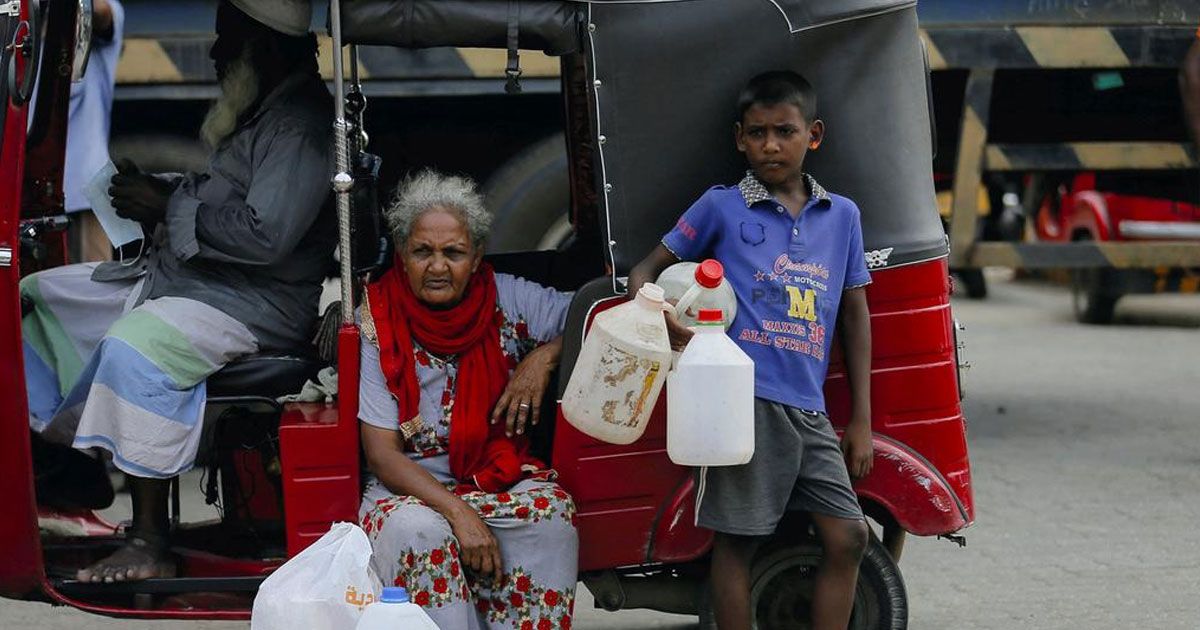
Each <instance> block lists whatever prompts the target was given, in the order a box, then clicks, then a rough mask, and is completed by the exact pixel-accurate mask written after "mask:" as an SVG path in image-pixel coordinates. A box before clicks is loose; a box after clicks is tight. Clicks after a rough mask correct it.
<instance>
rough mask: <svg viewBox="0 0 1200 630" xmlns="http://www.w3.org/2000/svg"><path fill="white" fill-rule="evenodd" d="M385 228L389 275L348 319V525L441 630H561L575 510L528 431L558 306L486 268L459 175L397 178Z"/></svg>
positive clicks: (554, 355)
mask: <svg viewBox="0 0 1200 630" xmlns="http://www.w3.org/2000/svg"><path fill="white" fill-rule="evenodd" d="M387 222H388V226H389V228H390V229H391V232H392V235H393V237H394V238H395V242H396V250H397V256H396V264H395V266H394V267H393V268H392V269H391V270H390V271H388V272H387V273H386V274H384V276H383V277H381V278H380V279H379V281H377V282H375V283H373V284H371V285H369V286H368V287H367V297H366V303H365V304H364V305H363V308H362V311H361V317H362V331H363V343H362V369H361V381H360V386H359V419H360V420H361V421H362V442H363V448H364V452H365V454H366V458H367V463H368V465H369V467H370V470H371V473H372V476H373V478H372V479H371V480H370V481H369V483H368V485H367V489H366V491H365V493H364V496H363V502H362V507H361V508H360V520H361V522H362V526H363V529H364V530H365V531H366V532H367V534H368V536H369V537H370V538H371V540H372V543H373V546H374V550H375V557H374V566H375V569H376V571H377V572H378V574H379V576H380V577H381V578H382V579H383V580H384V582H385V583H392V584H395V585H398V586H404V587H406V588H408V590H409V595H410V597H411V598H412V600H413V601H414V602H416V603H417V604H419V605H420V606H422V607H423V608H425V610H426V611H427V612H428V613H429V615H430V617H432V618H433V620H434V621H435V622H436V623H437V624H438V626H440V627H442V628H447V629H451V628H452V629H454V630H459V629H466V628H472V629H474V628H536V629H540V630H546V629H549V628H569V627H570V625H571V613H572V608H573V605H574V600H575V584H576V565H577V552H578V545H579V543H578V538H577V536H576V532H575V527H574V525H573V520H574V514H575V507H574V504H573V503H572V501H571V498H570V496H569V495H568V494H567V493H566V492H565V491H563V490H562V489H561V488H560V487H559V486H558V485H557V484H555V483H554V482H553V479H554V473H553V471H550V470H547V469H546V466H545V465H543V464H542V463H541V462H539V461H537V460H536V459H534V458H533V457H532V456H531V455H530V454H529V451H528V447H529V445H528V440H527V436H526V435H525V429H526V428H527V427H528V426H529V425H530V424H536V423H537V421H538V404H539V403H540V402H541V400H542V394H543V392H545V389H546V387H547V384H548V382H549V377H550V372H551V370H552V369H553V368H554V367H555V365H557V363H558V358H559V354H560V352H561V349H562V343H561V336H560V335H561V333H562V330H563V323H564V320H565V319H566V313H567V306H568V303H569V301H570V295H569V294H565V293H560V292H558V291H554V290H552V289H547V288H544V287H541V286H538V285H536V284H533V283H531V282H527V281H524V280H521V279H518V278H515V277H512V276H508V275H505V274H499V273H495V272H493V271H492V268H491V266H490V265H488V264H487V263H486V262H483V260H482V256H483V246H484V240H485V239H486V238H487V234H488V229H489V227H490V224H491V215H490V214H489V213H488V212H487V211H486V210H485V209H484V208H483V202H482V199H481V198H480V196H479V194H478V193H477V192H476V191H475V187H474V184H473V183H472V182H471V181H469V180H467V179H464V178H460V177H447V176H443V175H440V174H438V173H435V172H432V171H425V172H422V173H420V174H418V175H416V176H415V177H412V178H410V179H408V180H407V181H405V182H404V183H402V184H401V186H400V189H399V191H398V193H397V196H396V200H395V201H394V202H393V204H392V206H391V207H390V208H389V209H388V211H387Z"/></svg>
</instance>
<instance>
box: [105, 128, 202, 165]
mask: <svg viewBox="0 0 1200 630" xmlns="http://www.w3.org/2000/svg"><path fill="white" fill-rule="evenodd" d="M108 152H109V154H110V155H111V156H112V159H113V161H114V162H115V161H117V160H119V159H122V158H124V159H128V160H133V163H134V164H137V166H138V168H140V169H141V170H142V171H143V172H146V173H188V172H192V173H198V172H202V171H203V170H204V169H205V168H206V167H207V166H208V157H209V153H210V152H209V150H208V149H207V148H206V147H205V146H204V143H203V142H200V141H199V140H196V139H192V138H185V137H183V136H169V135H135V136H119V137H116V138H113V139H112V141H111V142H110V143H109V150H108Z"/></svg>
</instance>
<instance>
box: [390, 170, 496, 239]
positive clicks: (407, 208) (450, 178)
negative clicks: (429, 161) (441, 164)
mask: <svg viewBox="0 0 1200 630" xmlns="http://www.w3.org/2000/svg"><path fill="white" fill-rule="evenodd" d="M434 208H442V209H445V210H449V211H451V212H454V213H455V214H457V215H458V216H459V218H460V219H462V221H463V223H464V224H465V225H466V226H467V233H469V234H470V235H471V243H472V245H474V246H475V247H477V248H478V247H481V246H482V245H483V243H484V241H486V240H487V237H488V234H489V233H490V232H491V230H492V213H491V212H488V211H487V208H485V207H484V206H483V196H482V195H480V194H479V191H477V190H476V189H475V182H474V181H473V180H472V179H471V178H469V177H460V176H458V175H443V174H442V173H439V172H437V171H435V170H433V169H424V170H422V171H420V172H418V173H417V174H415V175H409V176H408V177H406V178H405V179H404V181H402V182H400V185H399V186H397V187H396V194H395V196H394V197H392V202H391V203H390V204H388V208H387V210H385V211H384V218H385V219H386V220H387V226H388V230H390V231H391V233H392V239H393V240H394V241H395V243H396V246H397V247H401V246H402V245H403V243H404V242H405V241H407V240H408V237H409V235H410V234H411V233H412V226H413V223H415V222H416V220H417V217H419V216H421V215H422V214H425V213H426V212H428V211H430V210H433V209H434Z"/></svg>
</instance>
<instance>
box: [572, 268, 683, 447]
mask: <svg viewBox="0 0 1200 630" xmlns="http://www.w3.org/2000/svg"><path fill="white" fill-rule="evenodd" d="M670 366H671V342H670V341H669V340H668V338H667V323H666V320H665V318H664V317H663V291H662V289H661V288H660V287H658V285H655V284H651V283H646V284H645V285H643V286H642V288H641V290H640V291H638V293H637V295H636V296H635V297H634V299H633V300H631V301H629V302H626V303H625V304H622V305H620V306H617V307H615V308H612V309H609V310H607V311H604V312H603V313H600V314H599V315H596V318H595V319H594V320H593V321H592V327H591V329H590V330H589V331H588V334H587V337H586V338H585V339H584V341H583V348H582V349H581V350H580V352H579V358H578V359H577V360H576V362H575V370H574V372H572V373H571V380H570V381H568V382H567V389H566V391H565V393H564V394H563V400H562V410H563V417H565V418H566V419H567V421H568V422H570V423H571V424H572V425H573V426H574V427H575V428H576V429H579V430H580V431H582V432H584V433H586V434H587V435H590V436H591V437H594V438H596V439H597V440H602V441H605V442H610V443H612V444H629V443H631V442H634V441H636V440H637V439H638V438H640V437H642V433H643V432H644V431H645V430H646V424H647V422H648V421H649V420H650V413H651V412H652V411H653V410H654V404H655V403H656V402H657V401H658V395H659V393H661V392H662V386H663V383H664V382H665V381H666V378H667V371H668V370H669V369H670Z"/></svg>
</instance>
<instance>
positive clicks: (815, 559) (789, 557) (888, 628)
mask: <svg viewBox="0 0 1200 630" xmlns="http://www.w3.org/2000/svg"><path fill="white" fill-rule="evenodd" d="M820 562H821V547H820V545H818V544H817V543H816V542H814V541H805V542H802V543H798V544H797V543H792V544H781V543H773V544H771V545H769V546H767V547H765V548H764V549H763V550H762V552H760V553H759V555H758V557H757V558H756V559H755V561H754V566H753V567H752V569H751V590H750V609H751V610H753V611H754V628H755V630H807V628H809V619H810V618H811V616H812V615H811V608H810V607H811V604H812V592H813V579H814V578H815V576H816V572H817V566H818V565H819V564H820ZM716 627H717V625H716V620H715V618H714V616H713V611H712V604H711V599H708V598H705V601H704V602H702V604H701V607H700V628H701V629H702V630H715V629H716ZM849 627H850V630H904V629H905V628H907V627H908V595H907V593H906V591H905V588H904V578H903V577H902V576H901V575H900V568H899V567H897V566H896V563H895V562H893V561H892V557H891V555H890V554H888V552H887V549H885V548H884V546H883V545H882V544H881V543H880V542H879V541H878V540H876V539H875V538H874V537H872V538H871V541H870V543H868V545H867V550H866V552H865V553H864V554H863V560H862V565H861V566H860V567H859V572H858V587H857V589H856V591H855V593H854V611H853V613H852V614H851V617H850V626H849Z"/></svg>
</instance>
